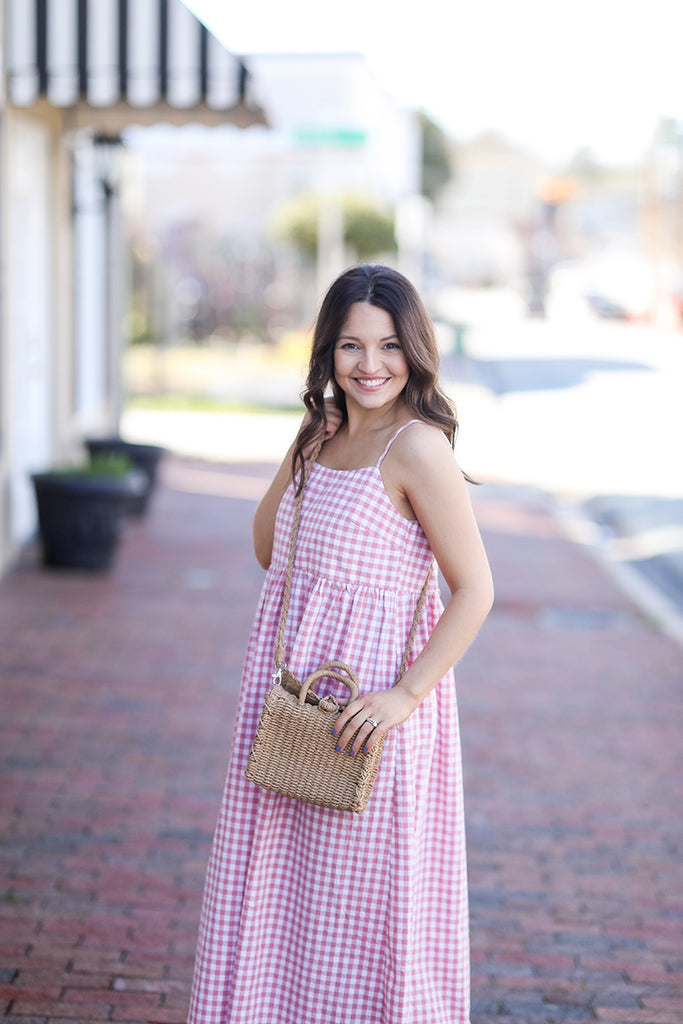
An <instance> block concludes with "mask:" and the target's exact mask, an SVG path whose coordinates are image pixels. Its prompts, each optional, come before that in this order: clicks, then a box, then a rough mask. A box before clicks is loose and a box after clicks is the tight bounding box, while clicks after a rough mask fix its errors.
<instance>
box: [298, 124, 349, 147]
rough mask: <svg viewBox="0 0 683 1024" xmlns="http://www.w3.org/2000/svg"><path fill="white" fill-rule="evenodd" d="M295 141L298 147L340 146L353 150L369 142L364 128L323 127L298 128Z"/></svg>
mask: <svg viewBox="0 0 683 1024" xmlns="http://www.w3.org/2000/svg"><path fill="white" fill-rule="evenodd" d="M294 141H295V142H296V144H297V145H298V146H310V147H319V148H334V147H336V146H340V147H342V148H344V149H351V148H353V147H355V146H362V145H363V143H365V142H366V141H367V134H366V132H364V131H363V129H362V128H350V127H342V126H337V127H329V128H328V127H326V126H323V125H319V126H315V127H311V128H296V129H295V131H294Z"/></svg>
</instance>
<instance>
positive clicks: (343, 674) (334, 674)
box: [299, 661, 360, 706]
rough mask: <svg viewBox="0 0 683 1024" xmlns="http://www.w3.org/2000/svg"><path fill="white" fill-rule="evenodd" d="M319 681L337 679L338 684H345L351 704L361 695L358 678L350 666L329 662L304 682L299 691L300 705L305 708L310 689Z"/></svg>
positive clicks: (339, 662) (341, 662)
mask: <svg viewBox="0 0 683 1024" xmlns="http://www.w3.org/2000/svg"><path fill="white" fill-rule="evenodd" d="M347 677H348V678H347ZM319 679H336V680H337V682H339V683H343V684H344V686H346V687H348V689H349V692H350V694H351V696H350V697H349V702H350V701H352V700H355V699H356V697H357V696H358V694H359V693H360V688H359V686H358V676H357V675H356V673H355V672H354V671H353V669H352V668H351V667H350V666H349V665H345V664H344V662H343V661H328V662H326V663H325V664H324V665H321V666H320V668H317V669H316V670H315V672H311V674H310V676H308V678H307V679H305V680H304V681H303V683H302V684H301V689H300V691H299V704H301V705H302V706H303V704H304V703H305V701H306V694H307V693H308V690H309V687H311V686H313V684H314V683H317V681H318V680H319Z"/></svg>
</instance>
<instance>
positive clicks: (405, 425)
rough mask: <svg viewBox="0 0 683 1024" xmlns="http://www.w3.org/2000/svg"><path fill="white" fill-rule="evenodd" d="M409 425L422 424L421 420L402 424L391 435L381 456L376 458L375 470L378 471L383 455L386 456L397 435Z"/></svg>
mask: <svg viewBox="0 0 683 1024" xmlns="http://www.w3.org/2000/svg"><path fill="white" fill-rule="evenodd" d="M411 423H422V420H408V422H407V423H404V424H403V426H402V427H399V428H398V430H397V431H396V433H395V434H394V435H393V437H392V438H391V439H390V440H389V443H388V444H387V446H386V448H385V449H384V451H383V452H382V454H381V455H380V457H379V458H378V460H377V462H376V463H375V465H376V467H377V469H379V467H380V466H381V465H382V463H383V462H384V457H385V455H386V454H387V452H388V451H389V449H390V448H391V446H392V444H393V443H394V441H395V440H396V438H397V437H398V435H399V434H400V433H401V432H402V431H403V430H405V429H406V427H409V426H410V424H411Z"/></svg>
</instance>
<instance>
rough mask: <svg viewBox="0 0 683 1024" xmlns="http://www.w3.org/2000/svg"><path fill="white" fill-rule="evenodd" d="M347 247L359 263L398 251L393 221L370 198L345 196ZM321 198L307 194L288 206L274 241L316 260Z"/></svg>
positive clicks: (282, 212) (277, 218) (275, 228)
mask: <svg viewBox="0 0 683 1024" xmlns="http://www.w3.org/2000/svg"><path fill="white" fill-rule="evenodd" d="M341 201H342V211H343V215H344V243H345V244H346V245H347V246H348V247H349V248H350V249H353V251H354V252H355V254H356V256H357V257H358V259H363V260H364V259H368V258H369V257H371V256H377V255H378V254H379V253H383V252H390V251H392V250H394V249H395V248H396V239H395V236H394V217H393V214H392V213H390V212H389V211H388V210H386V209H384V208H382V207H381V206H379V205H378V204H377V203H376V202H374V201H373V200H372V199H371V198H369V197H368V196H364V195H360V194H356V193H347V194H345V195H343V196H342V200H341ZM319 210H320V197H319V196H318V195H316V194H313V193H306V194H304V195H300V196H297V197H296V198H294V199H292V200H290V201H289V202H287V203H285V204H284V205H283V206H282V207H280V209H279V210H278V212H277V213H276V215H275V217H274V220H273V232H274V234H275V237H276V238H278V239H280V240H282V241H287V242H291V243H292V244H293V245H295V246H296V248H297V249H299V251H300V252H301V253H303V254H304V255H305V256H308V257H310V258H315V256H316V255H317V249H318V212H319Z"/></svg>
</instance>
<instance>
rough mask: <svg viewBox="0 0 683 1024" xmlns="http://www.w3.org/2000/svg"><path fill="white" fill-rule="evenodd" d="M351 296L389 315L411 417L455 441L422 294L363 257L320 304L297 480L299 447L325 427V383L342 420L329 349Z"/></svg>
mask: <svg viewBox="0 0 683 1024" xmlns="http://www.w3.org/2000/svg"><path fill="white" fill-rule="evenodd" d="M354 302H369V303H370V304H371V305H373V306H377V307H378V308H379V309H383V310H385V311H386V312H387V313H388V314H389V316H390V317H391V318H392V320H393V322H394V327H395V329H396V334H397V336H398V340H399V342H400V344H401V349H402V351H403V354H404V355H405V358H406V361H407V363H408V368H409V376H408V382H407V384H406V386H405V389H404V391H403V399H404V401H405V403H406V405H407V406H408V408H409V409H410V411H411V412H412V414H413V415H414V416H415V418H416V419H420V420H424V421H425V422H426V423H433V424H434V425H435V426H437V427H440V429H441V430H443V432H444V434H445V435H446V437H447V438H448V440H449V442H450V444H451V445H454V444H455V438H456V435H457V432H458V420H457V416H456V410H455V406H454V405H453V403H452V402H451V401H450V399H449V398H447V397H446V395H445V394H444V393H443V391H442V390H441V388H440V386H439V380H438V373H439V350H438V348H437V344H436V339H435V337H434V328H433V326H432V322H431V320H430V318H429V315H428V314H427V310H426V309H425V307H424V304H423V302H422V299H421V298H420V296H419V295H418V293H417V291H416V289H415V287H414V286H413V285H412V284H411V283H410V281H409V280H408V279H407V278H406V277H404V276H403V274H400V273H399V272H398V271H397V270H393V269H392V268H391V267H384V266H381V265H379V264H370V263H364V264H361V265H360V266H358V267H352V268H351V269H350V270H347V271H346V272H345V273H344V274H342V275H341V276H340V277H338V278H337V280H336V281H335V282H334V284H332V285H331V287H330V289H329V291H328V292H327V294H326V296H325V298H324V299H323V302H322V305H321V307H320V312H319V314H318V318H317V321H316V325H315V331H314V334H313V348H312V351H311V359H310V363H309V366H308V377H307V378H306V386H305V389H304V391H303V394H302V398H303V402H304V405H305V406H306V408H307V409H308V412H309V413H310V421H309V423H308V424H307V425H306V426H305V427H303V428H302V430H301V432H300V434H299V437H298V438H297V444H296V448H295V450H294V456H293V459H292V475H293V477H294V478H296V476H297V474H298V473H300V476H299V479H300V480H301V479H303V468H304V455H303V453H304V451H305V449H306V447H307V446H310V445H311V443H312V442H313V441H314V440H315V439H316V438H319V437H321V436H322V434H323V432H324V430H325V426H326V423H327V417H326V415H325V391H326V389H327V387H328V385H331V388H332V393H333V395H334V400H335V403H336V405H337V407H338V408H339V409H340V410H341V412H342V423H344V422H345V421H346V419H347V411H346V396H345V394H344V392H343V391H342V389H341V388H340V387H339V385H338V384H337V381H336V380H335V377H334V350H335V346H336V344H337V341H338V339H339V336H340V334H341V332H342V329H343V327H344V324H345V322H346V319H347V317H348V314H349V309H350V308H351V306H352V305H353V304H354ZM300 471H301V472H300ZM299 486H301V484H299Z"/></svg>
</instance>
